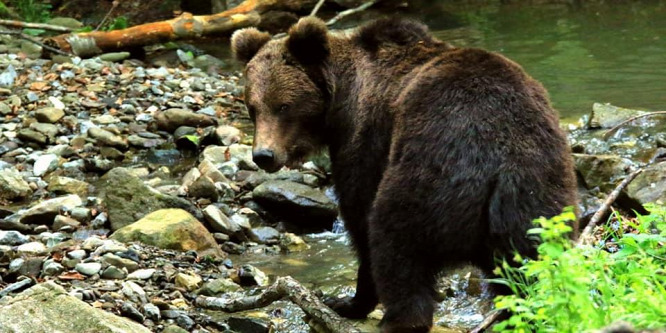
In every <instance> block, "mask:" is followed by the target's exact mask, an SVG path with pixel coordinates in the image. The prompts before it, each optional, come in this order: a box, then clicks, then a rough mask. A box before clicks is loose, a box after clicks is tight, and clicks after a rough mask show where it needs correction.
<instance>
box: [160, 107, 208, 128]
mask: <svg viewBox="0 0 666 333" xmlns="http://www.w3.org/2000/svg"><path fill="white" fill-rule="evenodd" d="M154 117H155V121H156V123H157V127H158V128H159V129H161V130H165V131H167V132H173V131H175V130H176V129H177V128H178V127H180V126H191V127H207V126H212V125H215V124H216V123H217V121H216V120H215V118H213V117H210V116H207V115H203V114H198V113H194V112H192V111H190V110H185V109H168V110H165V111H163V112H158V113H157V114H155V116H154Z"/></svg>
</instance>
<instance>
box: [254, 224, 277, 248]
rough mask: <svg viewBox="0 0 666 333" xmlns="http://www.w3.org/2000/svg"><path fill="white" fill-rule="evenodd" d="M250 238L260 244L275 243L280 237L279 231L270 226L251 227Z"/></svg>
mask: <svg viewBox="0 0 666 333" xmlns="http://www.w3.org/2000/svg"><path fill="white" fill-rule="evenodd" d="M250 239H252V240H253V241H255V242H258V243H262V244H272V243H277V242H278V241H279V239H280V232H279V231H277V230H275V228H271V227H258V228H252V231H251V232H250Z"/></svg>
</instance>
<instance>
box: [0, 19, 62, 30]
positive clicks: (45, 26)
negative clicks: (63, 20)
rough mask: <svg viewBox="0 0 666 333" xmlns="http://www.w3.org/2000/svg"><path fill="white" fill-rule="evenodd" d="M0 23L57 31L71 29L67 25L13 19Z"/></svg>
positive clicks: (0, 21) (9, 25) (7, 25)
mask: <svg viewBox="0 0 666 333" xmlns="http://www.w3.org/2000/svg"><path fill="white" fill-rule="evenodd" d="M0 25H4V26H6V27H13V28H30V29H42V30H50V31H58V32H70V31H72V29H70V28H68V27H61V26H59V25H52V24H46V23H29V22H21V21H13V20H0Z"/></svg>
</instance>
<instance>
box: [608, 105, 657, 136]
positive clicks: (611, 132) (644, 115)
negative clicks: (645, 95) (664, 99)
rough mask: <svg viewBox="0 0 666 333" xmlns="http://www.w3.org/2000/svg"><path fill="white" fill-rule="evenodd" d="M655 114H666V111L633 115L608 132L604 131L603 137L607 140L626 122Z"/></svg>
mask: <svg viewBox="0 0 666 333" xmlns="http://www.w3.org/2000/svg"><path fill="white" fill-rule="evenodd" d="M655 115H666V111H654V112H649V113H644V114H639V115H638V116H633V117H631V118H629V119H627V120H625V121H623V122H621V123H619V124H617V125H615V127H613V128H611V129H609V130H608V131H606V133H604V136H603V138H604V140H607V139H608V138H609V137H610V136H611V135H612V134H613V133H615V131H617V130H618V129H619V128H620V127H622V126H624V125H626V124H628V123H630V122H632V121H634V120H636V119H640V118H644V117H651V116H655Z"/></svg>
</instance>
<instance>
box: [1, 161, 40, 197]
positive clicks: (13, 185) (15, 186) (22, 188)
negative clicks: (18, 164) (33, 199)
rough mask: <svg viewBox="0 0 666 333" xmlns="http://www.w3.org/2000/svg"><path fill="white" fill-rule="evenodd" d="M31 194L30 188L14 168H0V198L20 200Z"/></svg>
mask: <svg viewBox="0 0 666 333" xmlns="http://www.w3.org/2000/svg"><path fill="white" fill-rule="evenodd" d="M31 194H32V189H31V188H30V186H29V185H28V183H27V182H26V181H25V180H24V179H23V177H22V176H21V174H20V173H19V172H18V171H17V170H16V169H14V168H13V167H11V168H7V169H2V170H0V200H17V199H19V200H20V199H23V198H26V197H28V196H30V195H31Z"/></svg>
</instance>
